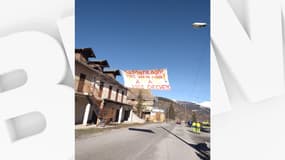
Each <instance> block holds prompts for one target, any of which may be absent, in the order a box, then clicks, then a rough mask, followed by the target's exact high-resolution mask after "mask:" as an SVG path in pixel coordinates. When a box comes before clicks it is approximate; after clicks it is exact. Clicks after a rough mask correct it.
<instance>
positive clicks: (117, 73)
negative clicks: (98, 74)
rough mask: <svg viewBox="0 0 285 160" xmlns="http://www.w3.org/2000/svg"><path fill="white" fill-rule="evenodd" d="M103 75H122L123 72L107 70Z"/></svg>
mask: <svg viewBox="0 0 285 160" xmlns="http://www.w3.org/2000/svg"><path fill="white" fill-rule="evenodd" d="M103 73H113V74H114V75H121V72H120V70H118V69H116V70H105V71H103Z"/></svg>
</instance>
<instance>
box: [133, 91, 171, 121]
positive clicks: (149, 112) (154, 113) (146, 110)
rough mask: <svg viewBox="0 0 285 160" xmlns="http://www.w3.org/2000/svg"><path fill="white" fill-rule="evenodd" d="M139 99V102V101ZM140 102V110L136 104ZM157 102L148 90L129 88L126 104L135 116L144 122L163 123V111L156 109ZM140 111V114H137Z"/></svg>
mask: <svg viewBox="0 0 285 160" xmlns="http://www.w3.org/2000/svg"><path fill="white" fill-rule="evenodd" d="M139 99H141V100H139ZM139 101H141V102H140V103H141V109H139V108H138V106H137V104H138V103H139ZM156 102H157V100H156V98H155V97H154V96H153V95H152V93H151V91H150V90H147V89H135V88H129V92H128V104H130V105H132V106H133V108H134V111H135V113H136V114H137V115H139V116H140V117H141V118H143V119H144V120H145V121H150V122H164V121H165V113H164V110H163V109H159V108H157V104H156ZM139 110H141V113H138V112H139Z"/></svg>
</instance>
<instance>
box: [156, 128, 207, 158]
mask: <svg viewBox="0 0 285 160" xmlns="http://www.w3.org/2000/svg"><path fill="white" fill-rule="evenodd" d="M161 128H162V129H164V130H165V131H167V132H168V133H170V134H171V135H173V136H175V137H176V138H178V139H179V140H181V141H182V142H183V143H185V144H187V145H188V146H190V147H192V148H194V149H195V150H196V151H197V152H196V154H197V156H198V157H199V158H200V159H202V160H210V148H209V147H208V146H207V144H206V143H198V144H191V143H188V142H187V141H185V140H184V139H182V138H180V137H179V136H177V135H175V134H174V133H172V132H171V131H169V130H168V129H166V128H164V127H161Z"/></svg>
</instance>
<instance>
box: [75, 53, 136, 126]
mask: <svg viewBox="0 0 285 160" xmlns="http://www.w3.org/2000/svg"><path fill="white" fill-rule="evenodd" d="M75 57H76V58H75V124H83V125H88V124H95V125H99V124H104V125H105V124H108V123H121V122H131V117H132V106H131V105H128V104H127V93H128V89H127V88H125V87H124V86H123V85H121V84H120V83H119V82H118V81H117V80H116V76H119V75H120V71H119V70H106V68H107V67H109V64H108V61H107V60H97V59H96V55H95V53H94V52H93V50H92V49H91V48H83V49H76V50H75Z"/></svg>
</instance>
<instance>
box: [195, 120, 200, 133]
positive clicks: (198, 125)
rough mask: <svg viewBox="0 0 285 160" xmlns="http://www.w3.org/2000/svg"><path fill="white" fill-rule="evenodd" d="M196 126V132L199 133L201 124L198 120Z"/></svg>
mask: <svg viewBox="0 0 285 160" xmlns="http://www.w3.org/2000/svg"><path fill="white" fill-rule="evenodd" d="M196 126H197V133H199V134H200V131H201V124H200V122H197V124H196Z"/></svg>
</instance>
